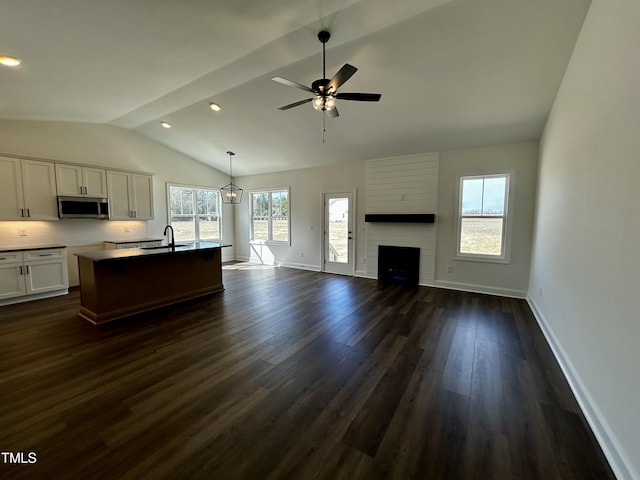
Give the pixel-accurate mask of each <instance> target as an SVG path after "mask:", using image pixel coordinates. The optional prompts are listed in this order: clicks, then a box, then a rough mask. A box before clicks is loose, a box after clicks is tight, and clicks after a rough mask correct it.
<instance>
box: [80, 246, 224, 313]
mask: <svg viewBox="0 0 640 480" xmlns="http://www.w3.org/2000/svg"><path fill="white" fill-rule="evenodd" d="M227 246H229V245H222V244H220V243H214V242H196V243H190V244H186V245H177V246H175V247H150V248H128V249H121V250H98V251H91V252H85V253H77V254H76V256H77V257H78V269H79V277H80V312H79V315H80V317H82V318H84V319H85V320H88V321H89V322H91V323H93V324H100V323H105V322H109V321H111V320H116V319H118V318H123V317H128V316H130V315H134V314H136V313H140V312H144V311H147V310H152V309H154V308H158V307H163V306H166V305H171V304H173V303H177V302H181V301H184V300H189V299H192V298H196V297H200V296H203V295H209V294H211V293H215V292H219V291H221V290H224V287H223V284H222V255H221V249H222V248H223V247H227Z"/></svg>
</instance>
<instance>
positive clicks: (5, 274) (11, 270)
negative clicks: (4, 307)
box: [0, 252, 27, 300]
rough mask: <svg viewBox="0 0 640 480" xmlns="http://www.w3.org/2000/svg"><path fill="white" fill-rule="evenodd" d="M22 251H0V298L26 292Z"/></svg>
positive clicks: (18, 295) (19, 295) (20, 294)
mask: <svg viewBox="0 0 640 480" xmlns="http://www.w3.org/2000/svg"><path fill="white" fill-rule="evenodd" d="M23 269H24V257H23V253H22V252H0V300H4V299H5V298H13V297H21V296H23V295H26V294H27V286H26V284H25V282H24V277H23V275H22V272H23Z"/></svg>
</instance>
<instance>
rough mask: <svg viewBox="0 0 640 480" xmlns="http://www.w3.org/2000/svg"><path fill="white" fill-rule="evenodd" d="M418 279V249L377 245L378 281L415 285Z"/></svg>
mask: <svg viewBox="0 0 640 480" xmlns="http://www.w3.org/2000/svg"><path fill="white" fill-rule="evenodd" d="M419 277H420V249H419V248H417V247H393V246H389V245H378V280H382V281H387V282H406V283H407V284H411V285H417V284H418V278H419Z"/></svg>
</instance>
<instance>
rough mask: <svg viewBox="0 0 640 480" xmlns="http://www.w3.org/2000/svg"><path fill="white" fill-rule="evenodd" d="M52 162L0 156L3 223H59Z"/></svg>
mask: <svg viewBox="0 0 640 480" xmlns="http://www.w3.org/2000/svg"><path fill="white" fill-rule="evenodd" d="M57 219H58V209H57V204H56V175H55V167H54V164H53V162H43V161H39V160H25V159H18V158H9V157H0V220H57Z"/></svg>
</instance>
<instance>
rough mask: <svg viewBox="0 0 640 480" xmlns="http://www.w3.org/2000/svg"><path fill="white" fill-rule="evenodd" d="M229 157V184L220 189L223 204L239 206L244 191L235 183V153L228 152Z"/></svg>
mask: <svg viewBox="0 0 640 480" xmlns="http://www.w3.org/2000/svg"><path fill="white" fill-rule="evenodd" d="M227 155H229V183H228V184H227V185H225V186H224V187H222V188H221V189H220V193H221V194H222V203H233V204H237V203H240V202H241V201H242V189H241V188H240V187H238V186H237V185H234V183H233V173H232V170H231V157H233V156H234V155H235V153H233V152H231V151H229V152H227Z"/></svg>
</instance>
